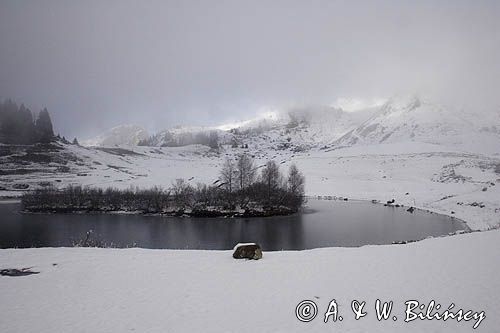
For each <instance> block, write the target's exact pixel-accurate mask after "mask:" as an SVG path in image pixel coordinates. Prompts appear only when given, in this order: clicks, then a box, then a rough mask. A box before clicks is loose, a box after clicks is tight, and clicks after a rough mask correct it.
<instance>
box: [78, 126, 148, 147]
mask: <svg viewBox="0 0 500 333" xmlns="http://www.w3.org/2000/svg"><path fill="white" fill-rule="evenodd" d="M148 136H149V134H148V132H147V131H146V130H145V129H144V128H142V127H140V126H137V125H120V126H116V127H113V128H111V129H109V130H107V131H106V132H104V133H102V134H100V135H99V136H97V137H95V138H93V139H89V140H85V141H82V144H83V145H84V146H100V147H111V146H122V145H137V144H138V143H139V141H141V140H144V139H146V138H148Z"/></svg>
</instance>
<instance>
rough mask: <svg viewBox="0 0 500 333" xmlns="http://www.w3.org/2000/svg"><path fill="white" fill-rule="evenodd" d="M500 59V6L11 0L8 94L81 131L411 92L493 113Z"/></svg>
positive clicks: (0, 76) (1, 42) (2, 79)
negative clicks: (476, 106) (475, 106)
mask: <svg viewBox="0 0 500 333" xmlns="http://www.w3.org/2000/svg"><path fill="white" fill-rule="evenodd" d="M499 51H500V1H477V0H474V1H473V0H471V1H458V0H450V1H438V0H433V1H404V0H399V1H366V2H365V1H333V0H330V1H313V0H302V1H293V0H286V1H270V0H266V1H257V0H251V1H238V0H228V1H218V0H200V1H189V0H178V1H167V0H164V1H123V0H120V1H102V0H97V1H90V0H85V1H84V0H81V1H69V0H61V1H44V0H33V1H30V0H12V1H7V0H0V98H5V97H12V98H14V99H15V100H16V101H18V102H24V103H25V104H27V105H28V106H29V107H31V108H32V109H34V110H38V109H39V108H41V107H43V106H46V107H47V108H48V109H49V112H51V114H52V117H53V121H54V123H55V127H56V130H58V131H59V132H61V133H62V134H65V135H68V136H74V135H77V136H81V137H88V136H91V135H94V134H97V133H99V132H101V131H102V130H104V129H107V128H109V127H111V126H115V125H119V124H123V123H135V124H139V125H143V126H145V127H146V128H148V129H149V130H159V129H163V128H168V127H171V126H173V125H177V124H193V125H202V124H207V125H210V124H218V123H221V122H223V121H233V120H238V119H242V118H248V117H249V116H251V115H253V114H255V113H256V112H260V111H262V110H265V109H275V108H277V109H280V108H284V107H287V106H291V105H309V104H311V105H312V104H333V103H334V102H335V101H336V100H337V99H339V98H356V99H366V100H378V99H381V98H386V97H390V96H391V95H393V94H395V93H406V92H417V93H421V94H426V95H428V96H433V97H436V98H439V99H442V100H447V101H449V100H451V101H456V102H457V103H465V102H468V103H469V105H479V106H480V107H486V106H488V107H489V106H490V105H499V103H498V99H497V97H498V95H500V94H499V91H500V89H499V87H500V60H499V59H500V52H499ZM495 95H496V96H495Z"/></svg>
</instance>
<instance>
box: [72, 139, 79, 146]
mask: <svg viewBox="0 0 500 333" xmlns="http://www.w3.org/2000/svg"><path fill="white" fill-rule="evenodd" d="M73 144H74V145H77V146H79V145H80V143H78V140H77V139H76V137H75V138H74V139H73Z"/></svg>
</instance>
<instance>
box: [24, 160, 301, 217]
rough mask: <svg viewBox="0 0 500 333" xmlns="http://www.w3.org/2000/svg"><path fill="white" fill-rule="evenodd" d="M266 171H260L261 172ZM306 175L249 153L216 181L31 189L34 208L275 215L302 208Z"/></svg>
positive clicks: (27, 202) (229, 163) (29, 204)
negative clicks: (256, 160) (260, 164)
mask: <svg viewBox="0 0 500 333" xmlns="http://www.w3.org/2000/svg"><path fill="white" fill-rule="evenodd" d="M259 169H260V172H258V171H259ZM304 186H305V177H304V176H303V174H302V173H301V172H300V171H299V170H298V168H297V167H296V166H295V165H291V166H290V168H289V170H288V173H287V174H286V175H283V174H282V173H281V171H280V169H279V167H278V165H277V164H276V162H274V161H269V162H267V163H266V164H265V165H264V166H263V167H261V168H257V167H255V164H254V162H253V160H252V159H251V158H250V157H249V156H248V155H245V154H243V155H240V156H239V157H238V158H237V159H236V161H233V160H230V159H227V160H226V161H225V162H224V164H223V167H222V169H221V170H220V177H219V179H218V180H217V181H215V182H214V183H213V184H210V185H207V184H201V183H199V184H197V185H196V186H193V185H191V184H189V183H188V182H187V181H186V180H184V179H176V180H175V182H173V184H172V185H171V186H170V187H169V188H167V189H162V188H160V187H154V188H151V189H139V188H135V189H134V188H129V189H125V190H119V189H114V188H107V189H101V188H91V187H82V186H68V187H66V188H63V189H56V188H55V187H47V188H40V189H36V190H34V191H31V192H27V193H25V194H24V195H23V197H22V204H23V207H24V209H25V210H28V211H56V212H72V211H135V212H141V213H160V214H171V215H182V214H187V215H191V216H205V217H208V216H221V215H242V216H271V215H286V214H291V213H294V212H297V211H298V210H299V209H300V207H301V206H302V205H303V203H304V198H305V197H304Z"/></svg>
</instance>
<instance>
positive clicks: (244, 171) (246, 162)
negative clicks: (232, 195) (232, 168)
mask: <svg viewBox="0 0 500 333" xmlns="http://www.w3.org/2000/svg"><path fill="white" fill-rule="evenodd" d="M236 173H237V181H238V188H239V189H240V190H244V189H245V188H247V187H248V186H250V185H251V184H252V183H253V182H254V180H255V168H254V164H253V160H252V158H251V157H249V156H248V155H247V154H241V155H240V156H239V157H238V161H237V162H236Z"/></svg>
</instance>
